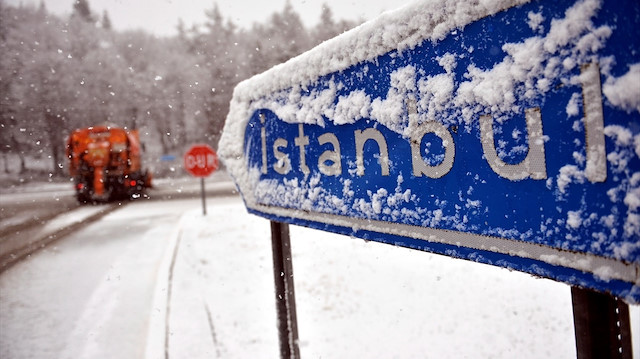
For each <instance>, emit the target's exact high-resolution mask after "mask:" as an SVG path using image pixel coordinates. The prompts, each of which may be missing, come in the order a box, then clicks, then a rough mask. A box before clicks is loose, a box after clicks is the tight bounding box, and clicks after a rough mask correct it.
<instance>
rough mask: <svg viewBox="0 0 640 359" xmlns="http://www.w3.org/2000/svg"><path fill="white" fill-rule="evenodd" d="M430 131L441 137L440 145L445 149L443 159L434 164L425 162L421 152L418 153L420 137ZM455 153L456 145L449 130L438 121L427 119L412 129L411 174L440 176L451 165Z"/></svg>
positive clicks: (448, 169)
mask: <svg viewBox="0 0 640 359" xmlns="http://www.w3.org/2000/svg"><path fill="white" fill-rule="evenodd" d="M430 132H431V133H433V134H435V135H436V136H438V137H440V139H442V146H443V147H444V151H445V152H444V160H443V161H442V162H441V163H440V164H438V165H436V166H431V165H428V164H427V163H425V161H424V158H422V154H421V153H420V145H421V143H422V138H423V137H424V135H426V134H427V133H430ZM455 155H456V146H455V144H454V142H453V137H451V133H449V130H447V128H446V127H444V125H442V124H441V123H439V122H435V121H429V122H426V123H423V124H421V125H420V126H418V128H417V129H416V130H415V131H414V135H413V136H411V163H412V164H413V175H414V176H416V177H421V176H422V175H426V176H427V177H430V178H440V177H442V176H444V175H446V174H447V173H449V171H451V168H452V167H453V159H454V158H455Z"/></svg>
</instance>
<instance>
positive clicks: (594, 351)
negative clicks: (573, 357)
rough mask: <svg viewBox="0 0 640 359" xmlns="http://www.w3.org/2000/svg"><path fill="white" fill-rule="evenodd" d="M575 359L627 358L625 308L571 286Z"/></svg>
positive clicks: (628, 337)
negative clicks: (576, 354)
mask: <svg viewBox="0 0 640 359" xmlns="http://www.w3.org/2000/svg"><path fill="white" fill-rule="evenodd" d="M571 299H572V301H573V322H574V326H575V333H576V349H577V353H578V359H598V358H620V359H631V358H632V357H633V355H632V349H631V325H630V319H629V306H628V305H627V303H625V302H623V301H622V300H620V299H618V298H614V297H612V296H610V295H608V294H603V293H599V292H596V291H594V290H591V289H583V288H579V287H571Z"/></svg>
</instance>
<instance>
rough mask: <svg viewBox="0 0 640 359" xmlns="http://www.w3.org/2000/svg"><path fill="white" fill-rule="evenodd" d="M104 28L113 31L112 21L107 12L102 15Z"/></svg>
mask: <svg viewBox="0 0 640 359" xmlns="http://www.w3.org/2000/svg"><path fill="white" fill-rule="evenodd" d="M102 28H103V29H105V30H111V19H110V18H109V14H108V13H107V10H105V11H104V12H103V13H102Z"/></svg>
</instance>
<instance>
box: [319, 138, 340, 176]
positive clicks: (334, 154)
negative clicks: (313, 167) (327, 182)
mask: <svg viewBox="0 0 640 359" xmlns="http://www.w3.org/2000/svg"><path fill="white" fill-rule="evenodd" d="M318 143H320V144H321V145H324V144H325V143H330V144H332V145H333V151H329V150H326V151H324V152H323V153H322V154H321V155H320V158H319V159H318V170H320V172H321V173H322V174H325V175H327V176H340V174H341V173H342V162H341V158H340V142H338V137H336V135H334V134H333V133H329V132H327V133H325V134H324V135H322V136H320V137H318ZM327 162H331V163H332V164H331V165H330V166H328V165H327Z"/></svg>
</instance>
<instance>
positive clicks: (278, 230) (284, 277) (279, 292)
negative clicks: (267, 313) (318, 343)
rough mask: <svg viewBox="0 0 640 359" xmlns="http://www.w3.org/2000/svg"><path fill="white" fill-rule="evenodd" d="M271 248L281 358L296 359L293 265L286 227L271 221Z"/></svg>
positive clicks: (297, 355)
mask: <svg viewBox="0 0 640 359" xmlns="http://www.w3.org/2000/svg"><path fill="white" fill-rule="evenodd" d="M271 245H272V250H273V279H274V281H275V287H276V309H277V313H278V335H279V339H280V357H281V358H282V359H285V358H294V359H299V358H300V348H299V347H298V320H297V317H296V298H295V291H294V289H293V262H292V257H291V242H290V239H289V225H288V224H286V223H281V222H276V221H271Z"/></svg>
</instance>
